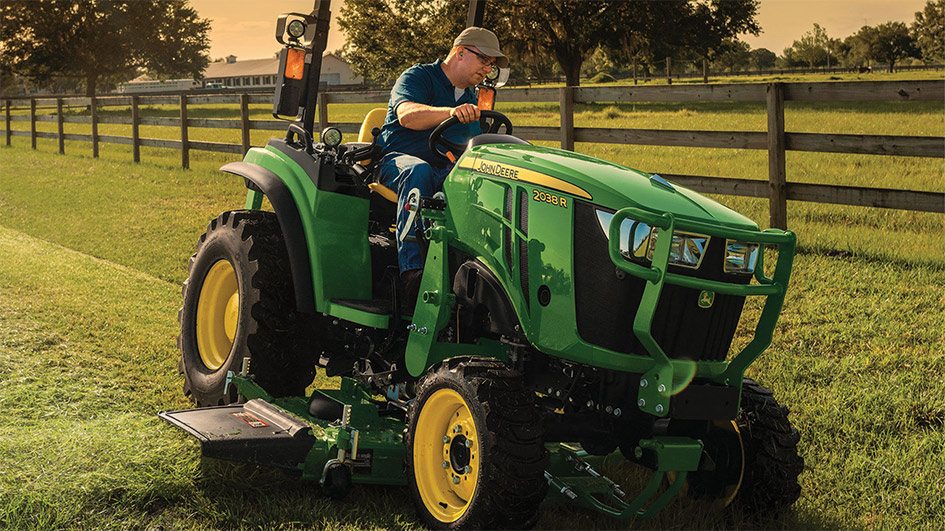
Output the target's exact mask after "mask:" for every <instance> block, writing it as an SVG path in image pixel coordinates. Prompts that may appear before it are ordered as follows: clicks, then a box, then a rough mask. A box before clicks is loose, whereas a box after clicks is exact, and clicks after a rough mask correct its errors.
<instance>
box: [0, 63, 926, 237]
mask: <svg viewBox="0 0 945 531" xmlns="http://www.w3.org/2000/svg"><path fill="white" fill-rule="evenodd" d="M388 97H389V93H388V92H387V91H373V92H358V93H355V92H326V93H322V94H321V95H320V96H319V100H318V101H319V105H318V122H319V127H321V128H325V127H327V126H329V125H333V126H336V127H338V128H339V129H341V131H343V132H349V133H350V132H357V131H358V129H359V127H360V123H332V122H330V120H329V116H328V105H329V104H331V103H377V104H386V103H387V99H388ZM943 97H945V82H943V81H879V82H857V83H830V82H823V83H767V84H726V85H688V86H686V85H683V86H680V85H676V86H649V87H639V86H632V87H564V88H527V89H506V90H504V91H503V92H502V94H501V101H502V102H557V103H559V105H560V116H561V122H560V127H528V126H523V127H516V128H515V133H516V135H517V136H520V137H521V138H524V139H526V140H544V141H557V142H560V144H561V147H562V148H564V149H570V150H573V149H574V144H575V142H595V143H612V144H637V145H651V146H678V147H700V148H731V149H757V150H767V152H768V180H767V181H760V180H752V179H735V178H728V177H708V176H700V175H674V174H662V175H663V176H664V177H666V178H668V179H670V180H672V181H675V182H677V183H679V184H681V185H683V186H686V187H688V188H691V189H693V190H696V191H699V192H704V193H713V194H722V195H735V196H747V197H760V198H768V199H769V207H770V223H771V226H773V227H782V228H785V227H786V226H787V201H788V200H794V201H809V202H817V203H831V204H841V205H854V206H870V207H879V208H893V209H901V210H911V211H919V212H937V213H945V193H941V192H924V191H913V190H901V189H892V188H863V187H854V186H837V185H830V184H811V183H798V182H789V181H788V180H787V174H786V170H785V153H786V152H787V151H808V152H824V153H855V154H868V155H899V156H908V157H934V158H945V137H920V136H889V135H857V134H837V133H825V134H821V133H792V132H786V131H785V130H784V103H785V102H787V101H794V102H890V101H937V102H941V101H942V100H943ZM14 101H16V102H17V104H18V105H17V106H16V107H14V106H13V103H14ZM721 101H728V102H754V103H764V104H765V105H766V107H767V118H768V122H767V123H768V126H767V131H763V132H761V131H759V132H754V131H682V130H666V129H608V128H596V127H575V126H574V106H575V104H576V103H600V102H616V103H623V102H665V103H683V102H721ZM64 103H68V104H69V105H70V106H76V105H79V106H84V107H88V108H90V109H91V113H90V116H64V115H63V113H62V108H63V105H64ZM142 103H146V104H150V105H158V104H164V105H167V104H171V105H177V106H179V109H180V117H179V118H170V117H142V116H141V113H140V106H141V104H142ZM208 103H213V104H219V103H230V104H238V105H239V109H240V118H239V119H238V120H237V119H204V118H189V117H188V115H187V109H188V105H190V104H208ZM257 103H264V104H269V103H271V97H270V96H268V95H258V94H253V95H250V94H238V95H199V96H196V95H186V94H183V95H178V96H121V97H100V98H52V99H42V98H31V99H19V100H12V99H8V100H6V102H5V107H6V112H5V120H6V127H5V129H6V143H7V145H10V139H11V137H12V136H25V137H29V138H30V142H31V145H32V147H33V148H34V149H35V148H36V139H37V138H49V139H56V140H57V141H58V143H59V152H60V153H64V152H65V141H66V140H78V141H85V142H91V144H92V154H93V156H98V150H99V144H100V143H116V144H130V145H131V146H132V153H133V158H134V161H135V162H139V161H140V160H141V153H140V147H141V146H146V147H160V148H170V149H177V150H180V152H181V165H182V166H183V167H184V168H187V167H188V166H189V161H190V151H192V150H203V151H216V152H223V153H233V154H239V155H242V154H243V153H245V152H246V151H247V150H248V149H249V147H250V139H249V132H250V130H252V129H264V130H274V131H275V130H285V128H286V125H287V124H286V122H284V121H279V120H250V119H249V105H250V104H257ZM26 105H28V107H27V106H26ZM51 105H54V106H55V108H56V109H57V112H56V114H55V115H38V114H37V109H38V108H41V107H42V106H47V108H49V107H48V106H51ZM106 106H108V107H112V106H123V107H127V106H130V107H131V117H130V118H129V117H125V116H100V115H99V113H98V112H97V111H98V109H100V108H102V107H106ZM27 108H28V109H29V114H28V115H11V110H15V109H27ZM16 121H29V122H30V130H29V131H19V130H12V128H11V124H12V122H16ZM40 121H49V122H56V123H57V126H58V130H57V132H56V133H45V132H38V131H36V122H40ZM64 123H84V124H90V125H91V134H88V135H86V134H65V133H64V132H63V124H64ZM102 123H109V124H130V125H131V126H132V136H131V137H122V136H111V135H100V134H98V125H99V124H102ZM140 125H157V126H169V127H179V128H180V140H163V139H153V138H142V137H141V136H140V134H139V126H140ZM190 127H208V128H224V129H238V130H240V131H241V133H242V142H241V143H240V144H227V143H221V142H199V141H195V140H190V139H189V138H188V128H190Z"/></svg>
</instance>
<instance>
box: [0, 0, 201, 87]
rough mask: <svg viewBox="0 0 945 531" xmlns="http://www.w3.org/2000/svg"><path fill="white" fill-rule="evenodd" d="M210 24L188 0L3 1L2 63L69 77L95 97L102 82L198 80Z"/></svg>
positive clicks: (45, 78) (39, 75) (44, 78)
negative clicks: (146, 77)
mask: <svg viewBox="0 0 945 531" xmlns="http://www.w3.org/2000/svg"><path fill="white" fill-rule="evenodd" d="M209 29H210V22H209V21H208V20H206V19H201V18H199V17H198V16H197V12H196V11H195V10H194V9H193V8H191V7H190V6H189V5H188V3H187V0H162V1H161V2H136V1H131V0H128V1H108V0H82V1H79V0H75V1H64V0H5V1H4V2H2V3H0V62H3V63H5V64H7V65H9V66H10V68H11V69H12V70H13V71H14V72H15V73H17V74H19V75H22V76H25V77H28V78H30V79H32V80H34V81H36V82H49V81H51V80H53V79H62V78H72V79H78V80H81V81H83V82H84V84H85V89H86V94H87V95H89V96H93V95H95V89H96V87H97V85H98V83H99V81H100V80H103V79H105V80H112V81H124V80H127V79H129V78H131V77H133V76H134V75H135V74H136V73H138V72H139V71H141V70H143V71H146V72H148V73H149V74H150V75H152V76H153V77H157V78H168V77H179V76H185V75H190V76H193V77H195V78H196V77H199V76H200V75H201V73H202V72H203V70H204V68H206V66H207V55H206V50H207V48H208V46H209V43H208V39H207V32H208V31H209Z"/></svg>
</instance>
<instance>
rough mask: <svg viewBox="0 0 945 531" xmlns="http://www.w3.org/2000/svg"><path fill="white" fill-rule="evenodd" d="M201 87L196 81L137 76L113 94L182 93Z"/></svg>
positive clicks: (121, 85) (122, 84)
mask: <svg viewBox="0 0 945 531" xmlns="http://www.w3.org/2000/svg"><path fill="white" fill-rule="evenodd" d="M200 87H201V83H200V81H197V80H196V79H165V80H159V79H151V78H150V77H148V76H147V75H141V76H138V77H136V78H134V79H132V80H131V81H129V82H127V83H121V84H120V85H118V88H117V89H116V90H115V92H118V93H119V94H140V93H142V92H183V91H187V90H194V89H198V88H200Z"/></svg>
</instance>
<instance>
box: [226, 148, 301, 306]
mask: <svg viewBox="0 0 945 531" xmlns="http://www.w3.org/2000/svg"><path fill="white" fill-rule="evenodd" d="M220 171H222V172H225V173H230V174H233V175H238V176H240V177H242V178H243V180H244V181H245V183H246V187H247V188H249V189H250V190H253V191H257V192H261V193H262V194H264V195H265V196H266V197H267V198H269V202H270V203H271V204H272V208H273V210H275V212H276V218H277V219H278V220H279V227H280V228H281V229H282V236H283V238H284V239H285V247H286V251H287V252H288V255H289V266H290V268H291V270H292V285H293V286H294V288H295V306H296V309H297V310H298V311H300V312H302V313H309V314H312V313H315V294H314V289H313V286H312V276H311V270H312V267H311V262H310V261H309V256H308V247H307V246H306V244H305V231H304V230H303V228H302V218H301V216H300V215H299V209H298V206H297V205H296V204H295V201H294V200H293V199H292V194H291V193H290V192H289V188H288V187H287V186H286V185H285V183H284V182H282V179H280V178H279V176H277V175H276V174H275V173H273V172H271V171H269V170H267V169H266V168H263V167H262V166H259V165H258V164H252V163H249V162H231V163H229V164H226V165H224V166H223V167H222V168H220Z"/></svg>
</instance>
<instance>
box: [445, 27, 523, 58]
mask: <svg viewBox="0 0 945 531" xmlns="http://www.w3.org/2000/svg"><path fill="white" fill-rule="evenodd" d="M463 45H465V46H475V47H476V48H479V51H480V52H482V53H484V54H486V55H488V56H489V57H495V64H497V65H499V68H508V66H509V58H508V57H506V56H505V54H504V53H502V51H501V50H499V38H498V37H496V36H495V33H492V32H491V31H489V30H487V29H486V28H477V27H475V26H471V27H468V28H466V29H464V30H463V32H462V33H460V34H459V37H456V40H454V41H453V46H463Z"/></svg>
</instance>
